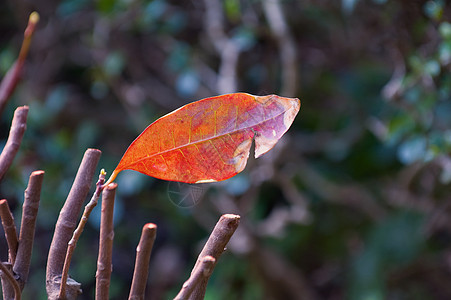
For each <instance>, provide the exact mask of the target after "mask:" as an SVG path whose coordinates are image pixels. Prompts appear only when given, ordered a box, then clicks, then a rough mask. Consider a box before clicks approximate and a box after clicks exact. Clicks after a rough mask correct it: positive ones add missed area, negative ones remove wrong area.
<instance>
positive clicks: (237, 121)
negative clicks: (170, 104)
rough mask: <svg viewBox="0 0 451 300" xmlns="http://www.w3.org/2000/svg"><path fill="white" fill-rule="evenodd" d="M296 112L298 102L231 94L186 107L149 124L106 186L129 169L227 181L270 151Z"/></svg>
mask: <svg viewBox="0 0 451 300" xmlns="http://www.w3.org/2000/svg"><path fill="white" fill-rule="evenodd" d="M299 108H300V102H299V100H298V99H296V98H284V97H279V96H276V95H269V96H253V95H250V94H245V93H235V94H228V95H222V96H217V97H211V98H206V99H202V100H199V101H196V102H193V103H190V104H187V105H185V106H183V107H181V108H179V109H177V110H175V111H173V112H171V113H169V114H167V115H165V116H163V117H161V118H160V119H158V120H156V121H155V122H154V123H152V124H151V125H149V126H148V127H147V128H146V129H145V130H144V131H143V132H142V133H141V135H140V136H138V137H137V138H136V140H135V141H134V142H133V143H132V144H131V145H130V146H129V148H128V149H127V151H126V152H125V154H124V156H123V157H122V159H121V161H120V162H119V165H118V166H117V167H116V169H115V170H114V172H113V174H112V175H111V178H110V179H109V180H108V182H111V181H113V180H114V179H115V177H116V175H117V174H118V173H119V172H121V171H122V170H126V169H130V170H135V171H138V172H141V173H144V174H146V175H149V176H153V177H156V178H160V179H165V180H172V181H181V182H187V183H199V182H213V181H220V180H225V179H228V178H230V177H232V176H234V175H236V174H238V173H239V172H241V171H242V170H243V169H244V167H245V166H246V162H247V159H248V157H249V151H250V148H251V144H252V140H255V157H259V156H260V155H262V154H264V153H266V152H267V151H269V150H270V149H271V148H272V147H273V146H274V145H275V144H276V143H277V141H278V140H279V139H280V138H281V137H282V135H283V134H284V133H285V132H286V131H287V130H288V128H289V127H290V126H291V123H292V122H293V120H294V118H295V117H296V115H297V113H298V111H299Z"/></svg>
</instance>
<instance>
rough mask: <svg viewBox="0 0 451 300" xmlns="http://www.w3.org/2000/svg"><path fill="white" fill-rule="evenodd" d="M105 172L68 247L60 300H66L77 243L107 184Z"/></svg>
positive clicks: (101, 175) (101, 173)
mask: <svg viewBox="0 0 451 300" xmlns="http://www.w3.org/2000/svg"><path fill="white" fill-rule="evenodd" d="M105 175H106V173H105V171H104V170H103V169H102V170H101V171H100V175H99V180H98V181H97V183H96V190H95V191H94V194H93V195H92V197H91V200H90V201H89V203H88V204H87V205H86V206H85V210H84V211H83V215H82V217H81V219H80V223H79V224H78V226H77V229H75V231H74V233H73V235H72V238H71V239H70V241H69V243H68V246H67V252H66V258H65V260H64V265H63V271H62V275H61V285H60V291H59V296H58V298H59V299H65V298H66V283H67V279H68V277H69V268H70V263H71V261H72V255H73V254H74V250H75V247H76V246H77V242H78V240H79V239H80V236H81V234H82V232H83V229H84V228H85V225H86V223H87V222H88V218H89V216H90V215H91V212H92V210H93V209H94V207H96V206H97V202H98V200H99V197H100V193H101V192H102V186H103V183H104V182H105Z"/></svg>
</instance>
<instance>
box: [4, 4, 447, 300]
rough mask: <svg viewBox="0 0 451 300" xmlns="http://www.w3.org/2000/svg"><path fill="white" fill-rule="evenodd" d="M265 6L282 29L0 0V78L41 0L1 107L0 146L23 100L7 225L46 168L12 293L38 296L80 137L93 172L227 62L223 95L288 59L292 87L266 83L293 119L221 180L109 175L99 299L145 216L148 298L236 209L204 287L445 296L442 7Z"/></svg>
mask: <svg viewBox="0 0 451 300" xmlns="http://www.w3.org/2000/svg"><path fill="white" fill-rule="evenodd" d="M269 1H273V2H274V3H278V4H279V5H280V7H281V8H282V13H283V14H282V16H283V18H282V23H283V24H285V25H286V29H287V31H286V32H287V36H288V37H289V38H287V37H286V36H285V37H284V36H283V34H282V35H280V31H277V30H275V29H274V27H272V25H271V22H270V21H269V20H270V16H268V13H267V12H265V10H264V5H265V2H264V1H263V0H257V1H241V0H226V1H216V0H204V1H177V0H143V1H133V0H100V1H96V2H90V1H78V0H64V1H60V2H52V1H48V0H36V1H33V3H30V2H27V1H17V0H16V1H13V0H10V1H7V2H1V3H0V76H2V77H3V76H4V74H5V73H6V71H7V70H8V68H9V67H10V66H11V65H12V63H13V62H14V59H15V57H16V56H17V53H18V50H19V47H20V42H21V39H22V31H23V29H24V27H25V22H26V18H27V17H28V14H29V12H30V11H32V10H37V11H38V12H39V13H40V14H41V22H40V25H39V28H38V31H37V32H36V35H35V38H34V41H33V44H32V48H31V52H30V56H29V58H28V61H27V65H26V71H25V73H24V76H23V81H22V83H21V84H20V85H19V87H18V89H17V91H16V92H15V94H14V95H13V97H12V99H11V101H10V103H9V104H8V106H7V108H6V110H5V111H4V113H3V115H2V118H1V120H0V128H1V131H0V133H1V136H0V139H1V141H0V142H1V143H2V144H4V143H5V142H6V138H7V134H8V128H9V124H10V122H11V118H12V113H13V111H14V109H15V108H16V107H17V106H18V105H24V104H26V105H29V106H30V113H29V118H28V126H27V132H26V134H25V137H24V141H23V144H22V146H21V150H20V152H19V155H18V157H16V159H15V161H14V164H13V166H12V168H11V169H10V170H9V172H8V174H7V176H6V177H5V179H4V180H3V181H2V182H1V183H0V197H2V198H6V199H8V201H9V203H10V206H11V207H12V208H13V209H14V213H15V215H16V216H17V217H16V220H17V221H19V215H20V211H21V209H20V204H21V201H22V199H23V190H24V189H25V187H26V182H27V179H28V176H29V174H30V173H31V172H32V171H33V170H36V169H43V170H45V172H46V174H45V181H44V188H43V191H42V200H41V206H40V210H39V217H38V225H37V232H36V242H35V252H34V254H33V261H32V270H31V272H30V280H29V283H28V285H27V287H26V289H25V291H24V298H25V299H31V298H33V299H37V298H39V299H46V296H45V287H44V286H45V284H44V279H43V278H45V276H44V272H45V271H44V270H45V258H46V256H47V251H48V247H49V244H50V241H51V238H52V232H53V227H54V224H55V222H56V219H57V217H58V213H59V210H60V208H61V206H62V204H63V201H64V199H65V197H66V196H67V193H68V191H69V189H70V186H71V183H72V180H73V177H74V175H75V173H76V170H77V168H78V164H79V163H80V160H81V158H82V155H83V153H84V151H85V150H86V148H88V147H96V148H99V149H101V150H102V152H103V154H102V158H101V162H100V165H99V168H105V169H106V170H107V171H108V172H111V170H113V169H114V167H115V166H116V164H117V162H118V161H119V159H120V157H121V155H122V154H123V152H124V151H125V149H126V147H127V146H128V145H129V144H130V142H131V141H132V140H133V139H134V138H135V137H136V136H137V135H138V134H139V133H140V132H141V131H142V130H143V129H144V128H145V127H146V126H147V125H148V124H149V123H150V122H152V121H154V120H155V119H156V118H158V117H160V116H162V115H164V114H165V113H168V112H170V111H171V110H173V109H176V108H178V107H180V106H181V105H184V104H186V103H188V102H190V101H194V100H197V99H201V98H204V97H208V96H212V95H216V94H217V93H218V92H219V90H220V88H219V87H218V82H219V81H220V79H227V78H228V77H227V76H226V75H228V74H232V75H233V76H232V77H233V79H235V80H236V83H237V84H236V85H237V87H236V89H237V90H239V91H245V92H249V93H254V94H260V95H263V94H271V93H276V94H280V93H281V91H282V90H284V88H286V85H287V83H286V82H284V79H283V78H285V77H284V74H285V72H287V70H288V69H289V68H290V66H291V67H293V70H294V73H295V74H296V76H297V77H296V78H294V77H293V78H294V79H293V80H295V81H296V82H295V90H293V91H292V94H289V95H283V96H288V97H299V98H300V99H301V102H302V106H301V111H300V114H299V116H298V117H297V119H296V121H295V123H294V124H293V126H292V128H291V129H290V131H289V132H288V133H287V135H286V136H285V137H284V138H283V139H282V140H281V141H280V142H279V144H278V145H277V147H275V148H274V149H273V150H272V151H271V152H270V153H268V154H267V155H265V156H263V157H262V158H260V159H258V160H254V159H253V158H252V157H251V158H250V160H249V163H248V166H247V168H246V170H245V171H244V172H243V173H242V174H240V175H239V176H237V177H236V178H233V179H231V180H228V181H225V182H223V183H218V184H211V185H205V186H202V187H200V188H193V187H190V186H183V185H182V186H179V185H171V184H170V183H168V182H163V181H160V180H157V179H154V178H148V177H146V176H144V175H141V174H138V173H134V172H123V174H122V173H121V175H120V176H119V177H118V179H117V182H118V184H119V188H118V191H117V200H116V202H117V207H116V215H115V226H116V229H115V242H114V247H115V248H114V261H113V264H114V269H113V278H112V286H111V292H110V295H111V299H124V298H126V297H127V294H128V288H129V286H130V281H131V276H132V272H133V263H134V258H135V247H136V245H137V243H138V240H139V234H140V232H141V227H142V226H143V225H144V224H145V223H148V222H153V223H156V224H157V225H158V235H157V240H156V243H155V246H154V247H155V248H154V251H153V254H152V259H151V271H150V278H149V286H148V295H149V299H167V298H171V297H174V296H175V294H176V293H177V292H178V290H179V289H180V287H181V285H182V283H183V281H184V280H186V278H187V277H188V276H189V272H190V270H191V267H192V266H193V265H194V262H195V258H196V255H197V253H198V252H199V250H200V247H201V246H202V245H203V242H204V241H205V238H206V236H207V235H208V233H209V232H210V231H211V229H212V228H213V226H214V224H215V222H216V220H217V219H218V218H219V216H220V215H221V214H222V213H238V214H240V215H241V217H242V221H241V225H240V228H241V231H239V232H237V233H236V234H235V236H234V237H233V239H232V240H231V242H230V245H229V247H228V251H226V252H225V254H224V255H223V256H222V257H221V259H220V260H219V263H218V265H217V267H216V269H215V272H214V273H213V277H212V278H211V280H210V282H209V285H208V289H207V295H206V299H314V298H315V297H316V298H317V299H368V300H378V299H450V298H451V290H450V289H449V284H448V282H449V281H450V280H451V266H450V264H449V257H450V254H451V252H450V250H451V249H450V245H451V244H450V242H451V227H450V224H451V215H450V213H451V211H450V206H449V203H448V202H449V201H450V196H451V193H450V184H451V158H450V151H451V118H450V115H451V73H450V66H451V23H450V22H449V20H451V7H450V5H449V4H448V2H447V1H439V0H437V1H432V0H428V1H425V0H414V1H401V0H393V1H384V0H342V1H313V0H303V1H295V0H284V1H276V0H269ZM215 9H216V10H215ZM209 13H210V14H213V15H214V16H215V18H210V19H209V18H208V17H207V16H208V14H209ZM271 14H276V12H275V11H272V12H271ZM214 21H218V22H219V24H220V27H214V26H216V25H217V24H216V25H215V24H213V23H214ZM212 22H213V23H212ZM279 25H280V24H279ZM211 26H213V29H214V30H217V31H216V33H215V34H216V35H215V37H213V38H212V36H211V35H210V34H209V33H208V31H209V29H211V28H212V27H211ZM218 28H219V29H218ZM278 34H279V35H278ZM284 39H285V40H284ZM290 40H291V42H292V44H290ZM221 41H226V43H223V42H221ZM280 41H284V42H280ZM227 43H229V46H230V45H233V46H234V47H236V49H238V59H237V61H236V64H233V60H227V59H230V57H229V56H227V54H230V53H233V51H229V50H227V51H225V52H224V51H222V50H224V47H225V46H226V45H227ZM218 45H222V46H220V47H218ZM290 45H292V46H290ZM284 47H293V49H292V50H294V51H293V52H292V53H294V56H295V58H296V60H295V61H296V63H295V65H284V63H283V59H284V56H286V55H287V54H286V53H288V55H290V52H283V51H282V50H283V49H284ZM281 53H284V54H281ZM228 61H230V62H231V63H230V64H227V62H228ZM227 67H230V68H231V69H232V70H235V71H236V73H233V72H232V73H227V72H228V69H227ZM229 71H230V70H229ZM224 74H225V75H224ZM156 138H157V137H156ZM177 195H179V196H180V197H185V198H183V199H184V200H183V201H184V202H183V205H175V203H177V199H172V198H171V197H177ZM98 213H99V212H98V210H97V211H95V212H94V214H93V216H92V218H91V220H90V223H89V226H88V228H87V229H86V230H85V232H84V233H83V235H82V238H81V240H80V242H79V245H78V246H77V249H76V251H75V257H74V260H73V263H72V268H71V272H70V273H71V276H72V277H73V278H75V279H76V280H77V281H79V282H81V283H82V288H83V290H84V294H83V296H82V297H81V299H92V298H93V295H94V290H93V288H94V284H95V264H96V258H97V238H98V218H99V216H98V215H99V214H98ZM0 245H1V248H0V249H1V252H0V255H1V257H0V258H1V259H3V260H4V259H5V258H6V250H5V249H6V246H5V242H4V240H3V239H1V240H0ZM32 296H33V297H32Z"/></svg>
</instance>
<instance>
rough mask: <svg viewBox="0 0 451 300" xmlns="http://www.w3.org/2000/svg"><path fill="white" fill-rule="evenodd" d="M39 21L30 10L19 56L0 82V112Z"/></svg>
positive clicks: (15, 80)
mask: <svg viewBox="0 0 451 300" xmlns="http://www.w3.org/2000/svg"><path fill="white" fill-rule="evenodd" d="M38 22H39V14H38V13H37V12H32V13H31V14H30V17H29V19H28V25H27V28H26V29H25V32H24V40H23V42H22V47H21V49H20V53H19V57H18V58H17V60H16V62H15V63H14V64H13V65H12V67H11V68H10V69H9V70H8V72H7V73H6V75H5V77H4V78H3V80H2V82H1V83H0V114H1V113H2V112H3V109H4V108H5V105H6V103H7V102H8V99H9V98H10V97H11V95H12V93H13V92H14V90H15V88H16V86H17V83H18V82H19V79H20V76H21V73H22V69H23V66H24V63H25V59H26V57H27V55H28V51H29V49H30V44H31V38H32V36H33V33H34V31H35V29H36V25H37V23H38Z"/></svg>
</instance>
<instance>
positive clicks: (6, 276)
mask: <svg viewBox="0 0 451 300" xmlns="http://www.w3.org/2000/svg"><path fill="white" fill-rule="evenodd" d="M0 273H1V275H2V283H4V281H7V282H8V283H9V284H10V285H11V286H12V287H13V289H14V300H20V299H21V296H22V295H21V292H20V287H19V284H18V283H17V281H16V280H15V279H14V276H13V274H12V273H11V271H10V270H9V269H8V267H6V266H5V264H4V263H3V262H0ZM5 300H9V299H5Z"/></svg>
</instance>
